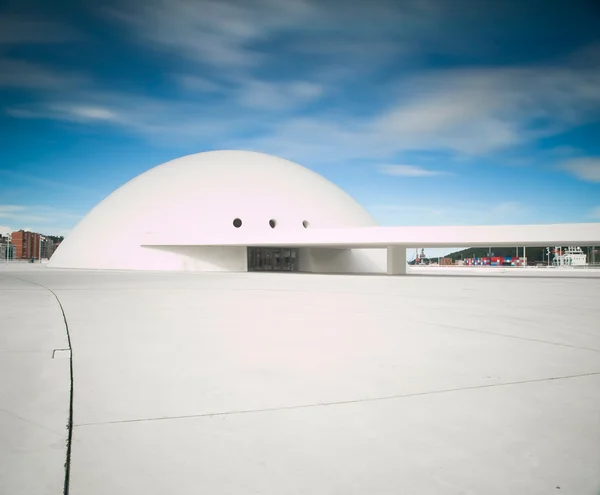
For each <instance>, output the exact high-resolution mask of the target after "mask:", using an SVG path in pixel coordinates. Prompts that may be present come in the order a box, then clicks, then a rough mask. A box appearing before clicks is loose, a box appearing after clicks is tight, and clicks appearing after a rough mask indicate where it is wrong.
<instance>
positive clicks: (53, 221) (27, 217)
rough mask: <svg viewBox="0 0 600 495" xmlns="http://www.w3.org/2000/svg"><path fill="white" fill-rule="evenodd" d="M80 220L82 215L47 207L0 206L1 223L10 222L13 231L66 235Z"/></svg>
mask: <svg viewBox="0 0 600 495" xmlns="http://www.w3.org/2000/svg"><path fill="white" fill-rule="evenodd" d="M80 219H81V215H76V214H74V213H72V212H69V211H65V210H61V209H59V208H52V207H49V206H45V205H32V206H22V205H10V204H0V222H3V223H4V222H7V223H8V222H10V225H11V228H10V230H11V231H12V230H13V229H14V230H20V229H24V230H32V231H34V232H40V233H43V234H47V235H65V233H66V232H68V231H69V229H70V228H71V227H72V226H73V225H74V224H75V223H76V222H77V221H79V220H80ZM6 227H7V225H5V228H6ZM1 232H2V231H1V230H0V233H1Z"/></svg>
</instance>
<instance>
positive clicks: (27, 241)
mask: <svg viewBox="0 0 600 495" xmlns="http://www.w3.org/2000/svg"><path fill="white" fill-rule="evenodd" d="M11 242H12V244H14V246H15V259H31V258H35V259H39V257H40V234H36V233H35V232H25V231H24V230H19V231H18V232H13V233H12V240H11Z"/></svg>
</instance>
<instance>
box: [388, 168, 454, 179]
mask: <svg viewBox="0 0 600 495" xmlns="http://www.w3.org/2000/svg"><path fill="white" fill-rule="evenodd" d="M379 171H380V172H381V173H382V174H384V175H393V176H398V177H432V176H435V175H445V174H446V173H447V172H442V171H440V170H430V169H426V168H423V167H419V166H417V165H380V166H379Z"/></svg>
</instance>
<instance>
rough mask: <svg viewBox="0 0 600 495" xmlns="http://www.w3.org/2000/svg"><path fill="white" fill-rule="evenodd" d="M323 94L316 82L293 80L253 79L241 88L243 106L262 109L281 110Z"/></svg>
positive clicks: (307, 101)
mask: <svg viewBox="0 0 600 495" xmlns="http://www.w3.org/2000/svg"><path fill="white" fill-rule="evenodd" d="M322 94H323V88H322V87H321V86H320V85H318V84H314V83H310V82H305V81H292V82H284V83H274V82H266V81H256V80H255V81H251V82H249V83H246V84H244V85H243V87H242V88H241V91H240V93H239V102H240V104H241V106H243V107H247V108H254V109H261V110H281V109H289V108H294V107H298V106H301V105H303V104H306V103H309V102H311V101H313V100H315V99H317V98H319V97H320V96H321V95H322Z"/></svg>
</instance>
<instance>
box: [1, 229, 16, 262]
mask: <svg viewBox="0 0 600 495" xmlns="http://www.w3.org/2000/svg"><path fill="white" fill-rule="evenodd" d="M14 257H15V245H14V244H13V243H12V242H10V243H9V242H8V237H4V236H1V235H0V261H2V260H6V259H9V260H12V259H13V258H14Z"/></svg>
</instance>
